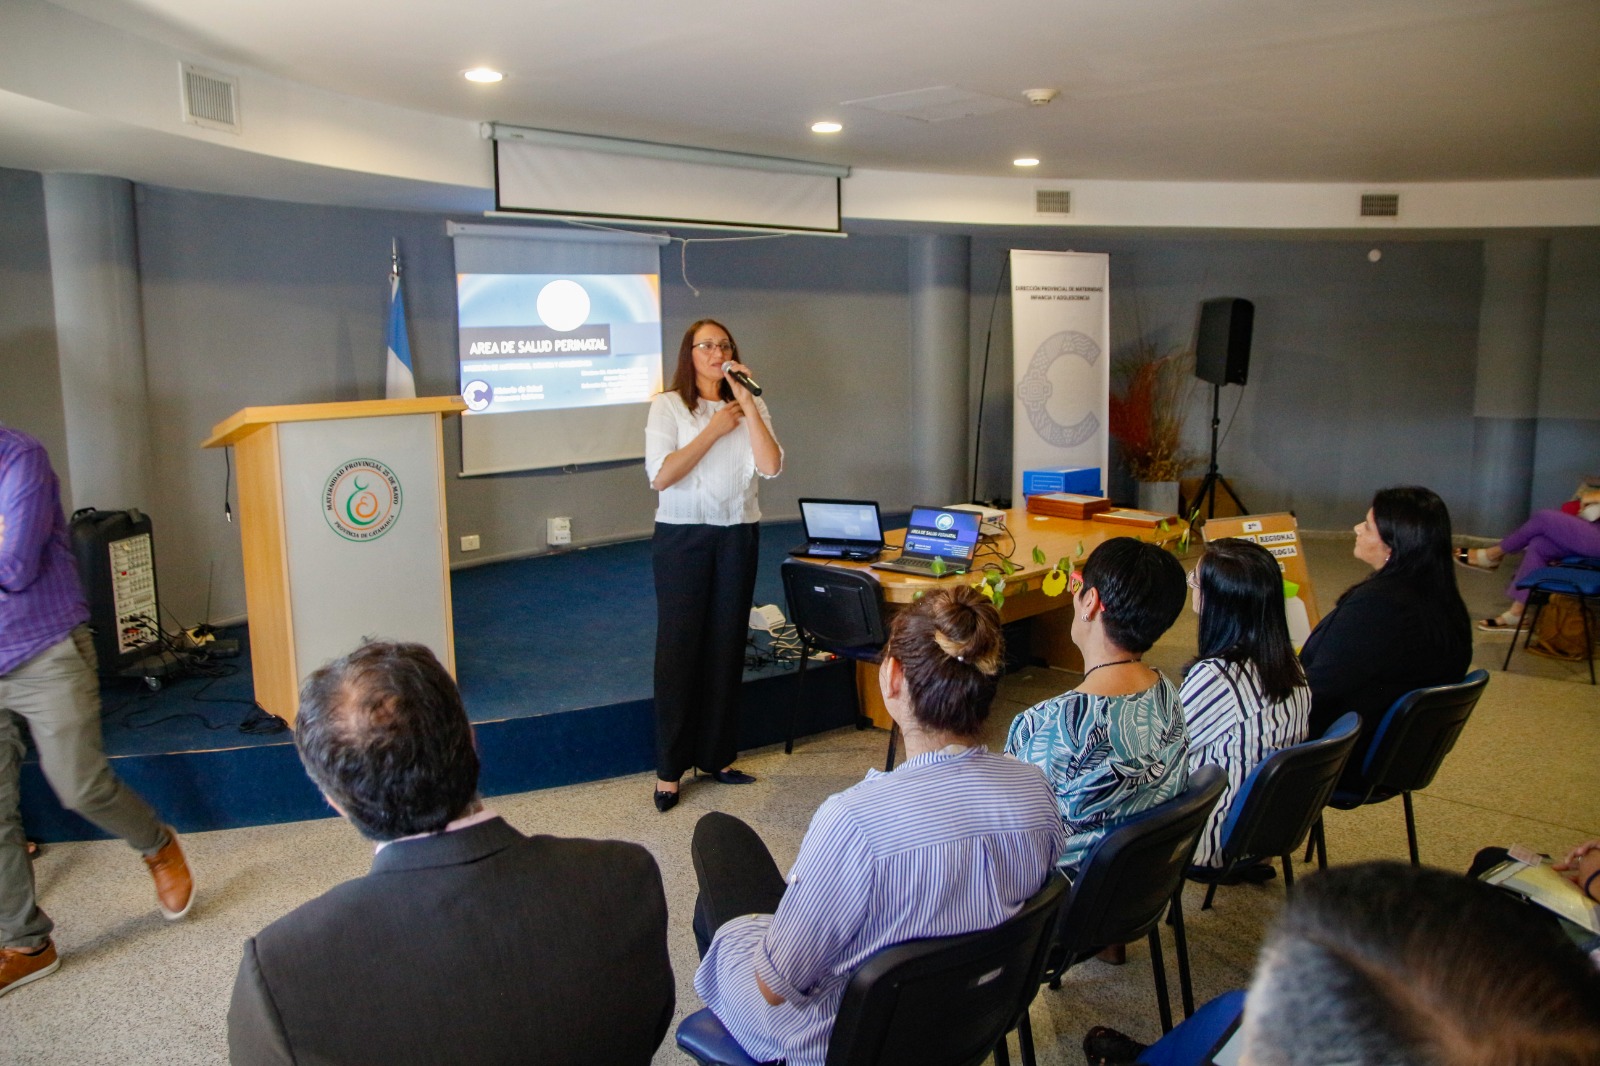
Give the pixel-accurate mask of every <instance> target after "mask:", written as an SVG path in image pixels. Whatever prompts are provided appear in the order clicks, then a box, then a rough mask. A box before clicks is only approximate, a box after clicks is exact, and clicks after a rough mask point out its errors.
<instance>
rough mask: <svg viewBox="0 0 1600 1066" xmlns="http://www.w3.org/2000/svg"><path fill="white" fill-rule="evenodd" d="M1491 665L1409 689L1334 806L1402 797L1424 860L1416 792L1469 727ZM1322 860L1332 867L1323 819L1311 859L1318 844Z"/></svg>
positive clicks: (1409, 837)
mask: <svg viewBox="0 0 1600 1066" xmlns="http://www.w3.org/2000/svg"><path fill="white" fill-rule="evenodd" d="M1488 683H1489V672H1488V671H1487V670H1474V671H1472V673H1470V674H1468V675H1467V676H1466V677H1465V678H1464V679H1463V680H1461V681H1458V682H1456V683H1455V684H1453V685H1435V686H1434V687H1432V688H1419V689H1416V690H1415V691H1413V692H1408V693H1406V694H1405V695H1404V696H1401V697H1400V698H1399V699H1397V700H1395V701H1394V705H1393V706H1392V707H1390V708H1389V710H1388V711H1387V712H1385V713H1384V716H1383V719H1382V721H1380V722H1379V723H1378V728H1377V729H1376V730H1375V731H1374V732H1373V734H1372V741H1371V743H1370V744H1369V745H1368V746H1367V754H1366V757H1365V758H1364V759H1362V760H1361V763H1360V766H1359V768H1358V767H1357V764H1356V763H1355V762H1351V763H1350V764H1349V765H1348V766H1347V767H1346V768H1345V772H1344V775H1343V777H1342V778H1341V779H1340V781H1339V784H1338V786H1337V787H1336V788H1335V789H1334V790H1333V795H1332V796H1330V797H1328V806H1329V807H1336V808H1338V809H1339V810H1341V811H1349V810H1354V809H1355V808H1357V807H1364V806H1366V805H1367V804H1369V803H1382V802H1384V801H1385V800H1391V799H1394V798H1395V797H1396V796H1399V797H1400V798H1401V799H1402V801H1403V802H1404V804H1405V809H1406V843H1407V844H1409V845H1410V847H1411V865H1413V866H1420V865H1422V859H1421V857H1420V855H1419V854H1418V852H1417V818H1416V813H1415V812H1414V811H1413V810H1412V807H1411V793H1413V792H1418V791H1420V790H1422V789H1425V788H1427V787H1428V786H1429V785H1431V784H1432V783H1433V776H1434V774H1436V773H1438V772H1439V767H1440V765H1441V764H1443V762H1444V757H1445V756H1446V755H1449V754H1450V749H1452V748H1454V747H1455V746H1456V738H1457V737H1459V736H1460V735H1461V730H1462V729H1463V728H1465V727H1466V724H1467V719H1468V718H1469V717H1470V716H1471V715H1472V709H1473V708H1474V707H1476V706H1477V705H1478V699H1479V697H1481V696H1482V695H1483V690H1484V686H1486V685H1488ZM1313 848H1314V849H1315V850H1316V852H1317V865H1318V867H1319V868H1320V869H1323V870H1326V869H1327V868H1328V838H1327V834H1326V833H1325V832H1324V831H1323V825H1322V819H1321V818H1318V819H1317V824H1316V826H1315V828H1313V829H1312V831H1311V843H1310V845H1309V846H1308V847H1307V848H1306V861H1307V862H1309V861H1311V852H1312V849H1313Z"/></svg>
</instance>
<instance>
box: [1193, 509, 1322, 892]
mask: <svg viewBox="0 0 1600 1066" xmlns="http://www.w3.org/2000/svg"><path fill="white" fill-rule="evenodd" d="M1189 587H1190V588H1191V589H1193V590H1194V610H1195V613H1196V614H1198V615H1199V616H1200V649H1199V653H1198V654H1197V655H1196V656H1195V657H1194V659H1192V660H1191V661H1190V663H1189V666H1188V669H1187V670H1186V671H1185V673H1184V676H1183V685H1182V687H1181V688H1180V689H1179V690H1178V698H1179V700H1180V701H1181V702H1182V704H1183V718H1184V722H1185V724H1186V725H1187V728H1188V731H1189V769H1190V770H1191V771H1192V770H1194V769H1196V768H1198V767H1200V766H1204V765H1206V764H1207V763H1211V764H1214V765H1216V766H1220V767H1222V768H1223V770H1225V771H1226V772H1227V775H1228V780H1227V784H1226V785H1224V786H1223V790H1222V796H1221V797H1220V798H1219V799H1218V800H1217V805H1216V806H1215V807H1214V808H1212V811H1211V818H1210V820H1209V821H1207V823H1206V827H1205V831H1204V832H1203V833H1202V834H1201V836H1200V846H1199V847H1198V848H1197V849H1196V850H1195V855H1194V864H1195V865H1196V866H1220V865H1222V855H1221V849H1222V825H1223V822H1225V821H1226V820H1227V817H1228V809H1229V807H1230V806H1231V805H1232V803H1233V800H1234V797H1236V796H1237V795H1238V794H1239V789H1240V788H1241V787H1242V786H1243V785H1244V780H1245V778H1247V777H1249V776H1250V771H1251V770H1254V769H1255V768H1256V765H1257V764H1258V763H1259V762H1261V760H1262V759H1264V758H1266V757H1267V756H1268V755H1270V754H1271V753H1272V752H1274V751H1276V750H1278V749H1279V748H1285V747H1288V746H1289V745H1291V744H1298V743H1299V742H1300V741H1302V740H1304V739H1306V730H1307V729H1308V728H1309V719H1310V715H1311V689H1310V688H1309V687H1307V685H1306V675H1305V672H1304V671H1303V670H1302V669H1301V667H1300V660H1299V659H1297V658H1296V657H1295V654H1294V645H1293V644H1291V643H1290V641H1289V622H1288V619H1287V617H1286V616H1285V614H1284V605H1283V571H1282V570H1281V569H1279V567H1278V561H1277V560H1276V559H1274V558H1273V557H1272V554H1271V553H1270V552H1268V551H1267V550H1266V549H1265V548H1263V547H1261V546H1260V545H1258V544H1252V543H1251V542H1249V541H1247V540H1237V539H1234V538H1231V537H1229V538H1224V539H1222V540H1216V541H1212V542H1211V543H1210V544H1207V545H1206V551H1205V554H1204V555H1202V556H1201V557H1200V561H1199V562H1198V563H1196V564H1195V568H1194V571H1193V572H1192V573H1191V574H1190V576H1189ZM1262 869H1263V870H1265V871H1266V872H1267V873H1270V872H1271V868H1270V867H1263V868H1262Z"/></svg>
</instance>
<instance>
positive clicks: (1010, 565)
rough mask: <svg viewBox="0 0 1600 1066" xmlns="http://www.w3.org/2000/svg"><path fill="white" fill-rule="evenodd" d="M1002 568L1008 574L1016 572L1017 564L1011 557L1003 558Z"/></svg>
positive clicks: (1001, 561)
mask: <svg viewBox="0 0 1600 1066" xmlns="http://www.w3.org/2000/svg"><path fill="white" fill-rule="evenodd" d="M1000 568H1001V569H1002V570H1004V571H1005V572H1006V573H1008V574H1014V573H1016V572H1017V564H1016V563H1014V562H1012V561H1011V560H1010V559H1001V560H1000Z"/></svg>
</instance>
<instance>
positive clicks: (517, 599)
mask: <svg viewBox="0 0 1600 1066" xmlns="http://www.w3.org/2000/svg"><path fill="white" fill-rule="evenodd" d="M761 540H762V551H761V566H760V571H759V573H758V576H757V579H756V596H755V598H756V602H757V603H777V604H780V605H782V604H783V588H782V585H781V582H780V580H779V573H778V567H779V564H780V563H781V562H782V561H783V559H784V556H785V553H786V552H787V551H788V550H789V549H790V548H792V547H794V545H796V544H797V543H799V542H800V540H801V532H800V528H799V525H798V523H794V522H785V523H773V524H765V525H763V527H762V531H761ZM451 587H452V595H453V598H454V604H455V637H456V674H457V677H458V680H459V681H460V684H461V692H462V696H463V698H464V699H465V702H466V706H467V713H468V714H469V715H470V716H471V717H472V720H473V722H474V723H475V725H476V730H477V736H478V751H479V755H480V757H481V759H482V762H483V774H482V779H481V785H482V790H483V793H484V794H485V795H488V796H495V795H502V794H505V793H508V792H525V791H528V790H531V789H538V788H549V787H551V786H554V785H567V784H572V783H574V782H578V781H592V780H596V779H599V778H604V777H615V776H618V775H621V774H631V773H638V772H641V771H644V770H649V769H650V768H651V767H652V766H654V763H655V757H654V723H653V720H652V716H651V678H652V670H653V664H654V657H655V656H654V649H655V626H656V607H655V593H654V591H653V586H652V579H651V573H650V544H649V542H648V541H634V542H630V543H626V544H615V545H607V546H604V547H598V548H591V549H587V550H580V551H573V552H569V553H566V554H562V555H547V556H540V557H537V558H531V559H521V560H516V561H513V562H506V563H493V564H490V565H487V566H481V567H476V568H473V569H470V570H461V571H457V572H456V573H455V574H453V575H452V580H451ZM224 635H225V636H231V637H237V638H240V640H241V644H243V645H244V654H243V655H242V656H241V657H240V658H239V659H237V660H232V663H233V664H236V665H237V666H238V668H239V669H238V671H237V673H235V674H233V675H231V676H227V677H220V678H188V679H184V680H180V681H175V682H172V683H170V684H168V685H166V686H164V687H163V688H162V689H161V690H160V691H158V692H151V691H149V690H148V689H146V688H145V686H144V685H143V683H142V682H137V681H118V682H111V683H108V684H107V685H106V687H105V688H104V689H103V690H102V693H101V699H102V702H103V706H104V724H103V733H104V736H105V742H106V752H107V755H108V756H109V757H110V759H111V765H112V767H113V768H114V769H115V770H116V772H117V773H118V775H120V776H121V777H122V779H123V780H124V781H126V782H127V783H128V784H129V785H131V786H132V787H133V788H134V789H136V790H137V791H138V792H140V793H141V794H142V795H144V796H145V797H146V798H147V799H149V800H150V802H151V803H152V804H153V805H154V806H155V807H156V809H157V810H159V811H160V812H161V813H162V815H163V817H165V818H167V819H168V820H170V821H171V822H172V823H173V825H175V826H176V827H177V828H178V829H179V830H180V831H186V832H194V831H198V830H206V829H226V828H233V827H237V826H245V825H262V824H266V823H271V822H288V821H296V820H299V819H304V818H319V817H325V816H329V815H331V813H332V812H331V811H330V810H329V809H328V807H327V806H326V804H324V803H323V802H322V799H321V797H320V796H319V795H318V794H317V791H316V789H315V788H313V787H312V785H311V783H310V781H309V780H307V778H306V776H305V773H304V772H303V771H302V770H301V768H300V762H299V760H298V758H297V757H296V756H295V752H294V746H293V744H292V742H291V740H290V737H289V734H288V733H276V734H271V735H266V736H257V735H250V734H246V733H241V732H240V731H239V729H238V725H239V723H240V722H241V721H242V720H243V719H244V717H245V716H246V714H247V713H248V710H249V703H250V701H251V699H252V697H253V686H252V684H251V680H250V663H249V658H248V655H249V651H248V640H247V639H245V638H246V636H247V634H246V633H245V631H244V629H242V628H241V629H239V630H237V631H235V632H229V633H226V634H224ZM382 635H383V634H374V636H382ZM807 673H808V675H809V676H808V678H807V681H806V693H807V703H808V704H809V705H810V706H809V707H808V708H806V710H805V711H804V713H803V714H802V717H801V726H800V729H801V732H802V733H811V732H820V731H822V730H825V729H833V728H837V727H839V726H843V725H849V724H851V723H852V722H853V721H854V715H855V695H854V674H853V671H852V668H851V667H850V665H849V664H846V663H838V664H833V665H830V666H826V667H819V668H817V669H815V671H814V672H813V671H809V670H808V671H807ZM793 681H794V677H793V667H792V666H769V667H766V668H763V669H759V670H750V671H747V672H746V674H745V684H744V707H743V712H742V724H741V726H740V747H741V748H753V747H759V746H761V745H764V744H771V743H774V742H775V741H779V740H782V739H783V737H784V735H785V732H786V730H787V727H788V715H789V713H790V709H791V706H792V698H791V693H792V689H793ZM22 816H23V823H24V825H25V826H26V828H27V831H28V833H29V835H30V836H31V837H33V838H34V839H37V840H46V841H50V840H83V839H90V838H93V837H97V836H102V835H103V834H101V833H100V832H99V831H98V830H97V829H96V828H95V827H94V826H92V825H90V824H88V823H87V822H85V821H84V820H83V819H81V818H79V817H77V816H76V815H73V814H71V813H69V812H66V811H63V810H62V809H61V807H60V806H59V805H58V804H57V803H56V800H55V796H54V794H53V793H52V792H51V791H50V789H49V788H48V786H46V784H45V782H44V778H43V775H42V774H41V773H40V771H39V766H38V764H37V762H36V761H33V760H32V759H31V758H30V760H29V761H28V762H27V763H25V764H24V766H23V778H22Z"/></svg>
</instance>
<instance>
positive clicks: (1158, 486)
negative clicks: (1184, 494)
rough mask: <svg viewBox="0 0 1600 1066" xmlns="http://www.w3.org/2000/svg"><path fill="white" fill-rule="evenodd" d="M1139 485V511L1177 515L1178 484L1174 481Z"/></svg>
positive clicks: (1142, 482) (1143, 482) (1140, 483)
mask: <svg viewBox="0 0 1600 1066" xmlns="http://www.w3.org/2000/svg"><path fill="white" fill-rule="evenodd" d="M1138 485H1139V510H1141V511H1157V512H1160V513H1161V514H1177V513H1178V483H1177V482H1176V481H1141V482H1139V483H1138Z"/></svg>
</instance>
